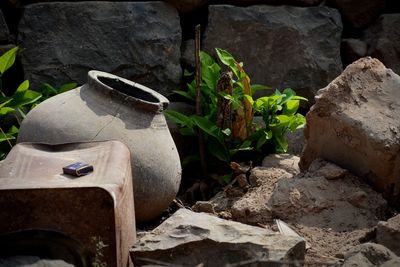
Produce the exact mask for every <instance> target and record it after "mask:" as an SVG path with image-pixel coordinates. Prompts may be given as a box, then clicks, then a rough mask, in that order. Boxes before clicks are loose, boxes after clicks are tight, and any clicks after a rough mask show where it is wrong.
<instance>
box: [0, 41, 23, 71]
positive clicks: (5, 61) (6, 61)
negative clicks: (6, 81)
mask: <svg viewBox="0 0 400 267" xmlns="http://www.w3.org/2000/svg"><path fill="white" fill-rule="evenodd" d="M18 49H19V48H18V46H17V47H14V48H12V49H10V50H8V51H7V52H5V53H4V54H3V55H2V56H1V57H0V74H4V72H6V70H8V69H9V68H10V67H11V66H12V65H13V64H14V62H15V57H16V56H17V52H18Z"/></svg>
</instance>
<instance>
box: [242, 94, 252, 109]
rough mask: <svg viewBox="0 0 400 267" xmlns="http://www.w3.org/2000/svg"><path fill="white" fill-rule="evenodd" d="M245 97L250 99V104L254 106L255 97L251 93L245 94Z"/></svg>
mask: <svg viewBox="0 0 400 267" xmlns="http://www.w3.org/2000/svg"><path fill="white" fill-rule="evenodd" d="M243 97H244V98H246V99H247V101H249V103H250V105H252V106H253V105H254V99H253V97H252V96H250V95H243Z"/></svg>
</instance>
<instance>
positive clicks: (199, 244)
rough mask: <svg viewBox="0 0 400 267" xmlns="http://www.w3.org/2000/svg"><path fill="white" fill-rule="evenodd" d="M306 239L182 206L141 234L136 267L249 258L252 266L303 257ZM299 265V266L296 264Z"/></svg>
mask: <svg viewBox="0 0 400 267" xmlns="http://www.w3.org/2000/svg"><path fill="white" fill-rule="evenodd" d="M304 253H305V242H304V241H303V240H302V239H301V238H299V237H294V236H282V235H280V234H277V233H273V232H272V231H269V230H267V229H265V228H260V227H255V226H249V225H246V224H241V223H238V222H232V221H227V220H223V219H220V218H217V217H215V216H211V215H207V214H205V213H195V212H192V211H189V210H187V209H180V210H178V211H177V212H176V213H175V214H173V215H172V216H171V217H170V218H169V219H167V220H166V221H165V222H163V223H162V224H161V225H160V226H158V227H157V228H156V229H154V230H153V231H151V232H148V233H145V234H143V235H141V236H140V237H139V239H138V242H137V244H136V245H135V246H134V247H133V248H132V250H131V257H132V259H133V261H134V264H135V266H142V265H143V264H144V262H146V259H147V260H149V261H148V263H151V262H152V261H151V260H153V261H154V260H156V261H157V262H163V264H177V265H180V264H182V265H185V266H198V264H204V265H201V266H225V265H226V264H228V263H233V264H234V263H242V262H245V261H250V262H252V263H253V264H254V265H252V266H265V264H267V262H271V261H272V262H282V261H285V262H293V264H296V262H297V264H299V263H300V262H302V261H303V260H304ZM294 266H296V265H294Z"/></svg>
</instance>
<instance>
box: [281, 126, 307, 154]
mask: <svg viewBox="0 0 400 267" xmlns="http://www.w3.org/2000/svg"><path fill="white" fill-rule="evenodd" d="M286 139H287V141H288V145H289V147H288V150H287V153H288V154H293V155H297V156H299V155H300V154H301V151H303V148H304V145H305V143H306V140H305V137H304V129H297V130H295V131H294V132H287V133H286Z"/></svg>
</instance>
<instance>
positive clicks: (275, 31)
mask: <svg viewBox="0 0 400 267" xmlns="http://www.w3.org/2000/svg"><path fill="white" fill-rule="evenodd" d="M341 32H342V23H341V19H340V14H339V13H338V12H337V10H335V9H332V8H328V7H311V8H299V7H291V6H277V7H274V6H263V5H258V6H250V7H245V8H243V7H233V6H227V5H221V6H210V7H209V19H208V26H207V29H206V31H205V38H204V42H203V44H204V50H206V51H207V52H211V53H214V48H215V47H219V48H223V49H226V50H228V51H229V52H230V53H231V54H232V55H233V56H234V57H235V58H236V59H237V60H238V61H243V62H244V68H245V69H246V71H247V72H248V74H249V76H250V78H251V79H252V82H253V83H261V84H265V85H269V86H272V87H277V88H285V87H291V88H293V89H295V90H296V92H297V93H298V94H299V95H303V96H306V97H308V98H309V99H310V101H311V102H313V96H314V93H315V92H316V91H317V90H318V89H320V88H322V87H324V86H326V85H327V84H328V83H329V82H330V81H331V80H332V79H334V78H335V77H336V76H337V75H339V74H340V72H341V71H342V63H341V59H340V51H339V50H340V38H341ZM250 46H251V49H245V48H246V47H250ZM267 93H269V92H267Z"/></svg>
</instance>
